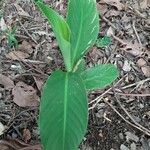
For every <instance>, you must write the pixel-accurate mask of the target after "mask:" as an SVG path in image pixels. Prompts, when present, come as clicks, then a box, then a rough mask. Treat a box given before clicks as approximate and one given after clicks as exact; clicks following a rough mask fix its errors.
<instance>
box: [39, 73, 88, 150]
mask: <svg viewBox="0 0 150 150" xmlns="http://www.w3.org/2000/svg"><path fill="white" fill-rule="evenodd" d="M87 119H88V106H87V97H86V90H85V86H84V84H83V81H82V79H81V78H80V76H78V75H77V74H75V73H74V74H71V73H65V72H62V71H56V72H54V73H53V74H52V75H51V76H50V77H49V79H48V80H47V82H46V84H45V88H44V91H43V94H42V98H41V106H40V117H39V121H40V135H41V141H42V144H43V146H44V150H77V148H78V145H79V144H80V142H81V140H82V138H83V137H84V134H85V132H86V128H87Z"/></svg>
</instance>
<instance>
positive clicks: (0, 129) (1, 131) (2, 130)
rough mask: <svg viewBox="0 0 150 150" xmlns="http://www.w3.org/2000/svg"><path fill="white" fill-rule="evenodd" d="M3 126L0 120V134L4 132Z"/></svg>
mask: <svg viewBox="0 0 150 150" xmlns="http://www.w3.org/2000/svg"><path fill="white" fill-rule="evenodd" d="M4 130H5V126H4V125H3V124H2V123H1V122H0V136H1V135H2V134H4Z"/></svg>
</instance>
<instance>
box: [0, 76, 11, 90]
mask: <svg viewBox="0 0 150 150" xmlns="http://www.w3.org/2000/svg"><path fill="white" fill-rule="evenodd" d="M0 84H1V85H3V86H4V88H6V89H9V88H13V87H14V82H13V81H12V80H11V79H10V78H9V77H7V76H4V75H2V74H0Z"/></svg>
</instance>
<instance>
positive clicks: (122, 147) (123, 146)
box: [120, 144, 130, 150]
mask: <svg viewBox="0 0 150 150" xmlns="http://www.w3.org/2000/svg"><path fill="white" fill-rule="evenodd" d="M120 150H130V149H129V148H128V147H127V146H125V145H124V144H121V146H120Z"/></svg>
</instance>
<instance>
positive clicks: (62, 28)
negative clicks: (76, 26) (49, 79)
mask: <svg viewBox="0 0 150 150" xmlns="http://www.w3.org/2000/svg"><path fill="white" fill-rule="evenodd" d="M36 4H37V5H38V7H39V8H40V10H41V11H42V12H43V14H44V15H45V16H46V17H47V19H48V21H49V23H50V25H51V27H52V29H53V31H54V33H55V36H56V39H57V41H58V44H59V47H60V50H61V53H62V55H63V58H64V62H65V66H66V69H67V71H71V69H72V67H71V54H70V29H69V26H68V24H67V23H66V21H65V20H64V18H63V17H62V16H60V15H59V14H58V13H57V12H55V11H54V10H53V9H51V8H49V6H48V5H46V4H44V3H43V2H42V1H41V0H38V1H36Z"/></svg>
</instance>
